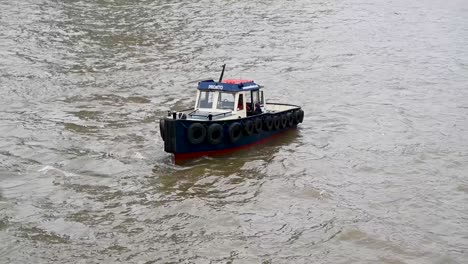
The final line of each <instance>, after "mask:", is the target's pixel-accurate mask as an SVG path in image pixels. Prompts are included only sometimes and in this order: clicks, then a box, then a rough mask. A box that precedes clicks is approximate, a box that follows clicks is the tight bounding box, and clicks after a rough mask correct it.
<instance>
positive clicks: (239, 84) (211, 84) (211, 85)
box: [198, 79, 260, 92]
mask: <svg viewBox="0 0 468 264" xmlns="http://www.w3.org/2000/svg"><path fill="white" fill-rule="evenodd" d="M258 89H260V85H258V84H256V83H255V82H254V81H253V80H238V79H226V80H224V81H222V82H215V81H213V80H206V81H201V82H199V83H198V90H201V91H209V90H218V91H226V92H241V91H252V90H258Z"/></svg>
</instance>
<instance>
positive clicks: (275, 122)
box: [273, 116, 281, 130]
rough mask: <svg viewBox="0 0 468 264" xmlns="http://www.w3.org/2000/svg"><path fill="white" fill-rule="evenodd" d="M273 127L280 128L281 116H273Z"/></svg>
mask: <svg viewBox="0 0 468 264" xmlns="http://www.w3.org/2000/svg"><path fill="white" fill-rule="evenodd" d="M273 127H274V128H275V129H276V130H278V129H280V128H281V118H280V117H279V116H274V117H273Z"/></svg>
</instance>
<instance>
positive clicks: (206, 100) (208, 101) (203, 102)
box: [197, 91, 214, 108]
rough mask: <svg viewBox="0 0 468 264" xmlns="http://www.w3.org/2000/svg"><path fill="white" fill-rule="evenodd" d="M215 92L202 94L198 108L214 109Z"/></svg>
mask: <svg viewBox="0 0 468 264" xmlns="http://www.w3.org/2000/svg"><path fill="white" fill-rule="evenodd" d="M213 99H214V93H213V92H205V91H203V92H200V99H199V100H198V104H197V105H198V108H212V107H213Z"/></svg>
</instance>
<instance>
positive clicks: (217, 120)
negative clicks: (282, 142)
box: [159, 65, 304, 163]
mask: <svg viewBox="0 0 468 264" xmlns="http://www.w3.org/2000/svg"><path fill="white" fill-rule="evenodd" d="M224 69H225V65H223V71H222V73H221V77H220V78H219V81H218V82H215V81H214V80H205V81H201V82H199V83H198V92H197V97H196V101H195V106H194V108H192V109H188V110H184V111H179V112H175V111H169V112H168V116H167V117H165V118H163V119H161V120H160V121H159V127H160V133H161V137H162V139H163V140H164V150H165V151H166V152H168V153H173V154H174V160H175V162H176V163H178V162H180V161H183V160H188V159H193V158H197V157H201V156H215V155H220V154H226V153H230V152H233V151H236V150H239V149H243V148H247V147H249V146H252V145H255V144H260V143H263V142H265V141H267V140H269V139H271V138H273V137H274V136H277V135H280V134H281V132H284V131H286V130H288V129H294V128H296V127H297V124H299V123H302V121H303V119H304V111H303V110H302V109H301V107H300V106H297V105H291V104H283V103H270V102H266V100H265V95H264V93H263V87H261V86H260V85H258V84H257V83H255V82H254V81H253V80H240V79H226V80H224V81H223V80H222V78H223V75H224Z"/></svg>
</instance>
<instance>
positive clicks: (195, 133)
mask: <svg viewBox="0 0 468 264" xmlns="http://www.w3.org/2000/svg"><path fill="white" fill-rule="evenodd" d="M187 137H188V140H189V142H190V143H192V144H194V145H197V144H200V143H202V142H203V140H205V138H206V127H205V126H204V125H202V124H200V123H193V124H191V125H190V126H189V128H188V130H187Z"/></svg>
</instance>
